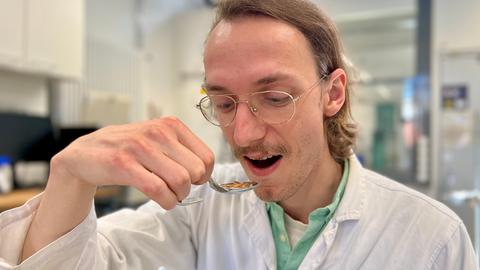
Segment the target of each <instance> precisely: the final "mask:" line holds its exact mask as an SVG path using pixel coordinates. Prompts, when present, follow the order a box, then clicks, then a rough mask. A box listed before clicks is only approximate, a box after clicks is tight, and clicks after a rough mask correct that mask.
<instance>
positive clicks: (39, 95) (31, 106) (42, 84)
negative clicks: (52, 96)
mask: <svg viewBox="0 0 480 270" xmlns="http://www.w3.org/2000/svg"><path fill="white" fill-rule="evenodd" d="M0 111H1V112H19V113H25V114H30V115H37V116H46V115H48V90H47V80H46V79H45V78H42V77H36V76H32V75H25V74H19V73H13V72H9V71H4V70H0Z"/></svg>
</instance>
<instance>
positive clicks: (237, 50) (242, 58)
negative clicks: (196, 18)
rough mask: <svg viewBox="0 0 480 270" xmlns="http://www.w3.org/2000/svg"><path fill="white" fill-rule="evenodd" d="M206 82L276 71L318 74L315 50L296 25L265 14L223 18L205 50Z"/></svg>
mask: <svg viewBox="0 0 480 270" xmlns="http://www.w3.org/2000/svg"><path fill="white" fill-rule="evenodd" d="M204 65H205V75H206V81H207V83H220V84H224V83H230V82H237V81H240V82H245V83H246V82H252V81H256V80H258V79H260V78H262V77H268V76H271V74H275V73H279V72H280V73H284V74H290V75H291V76H301V77H309V76H315V74H316V72H315V70H316V68H315V61H314V57H313V53H312V50H311V47H310V44H309V42H308V41H307V39H306V38H305V36H304V35H303V34H302V33H301V32H300V31H299V30H297V29H296V28H295V27H293V26H291V25H289V24H287V23H285V22H282V21H279V20H276V19H273V18H269V17H264V16H247V17H240V18H236V19H233V20H228V21H221V22H220V23H219V24H218V25H217V26H216V27H215V28H214V29H213V30H212V32H211V33H210V35H209V37H208V39H207V42H206V47H205V53H204Z"/></svg>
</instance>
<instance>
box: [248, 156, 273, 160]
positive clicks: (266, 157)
mask: <svg viewBox="0 0 480 270" xmlns="http://www.w3.org/2000/svg"><path fill="white" fill-rule="evenodd" d="M272 157H273V155H268V156H265V157H258V158H257V157H248V158H249V159H251V160H266V159H269V158H272Z"/></svg>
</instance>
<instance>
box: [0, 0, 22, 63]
mask: <svg viewBox="0 0 480 270" xmlns="http://www.w3.org/2000/svg"><path fill="white" fill-rule="evenodd" d="M22 44H23V0H0V67H10V68H14V69H18V68H19V67H20V65H21V59H22V56H23V46H22Z"/></svg>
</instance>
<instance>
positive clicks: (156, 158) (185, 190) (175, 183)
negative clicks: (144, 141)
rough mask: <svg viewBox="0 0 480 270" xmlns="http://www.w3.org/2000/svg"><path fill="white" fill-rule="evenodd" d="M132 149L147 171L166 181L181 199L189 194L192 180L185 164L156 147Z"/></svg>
mask: <svg viewBox="0 0 480 270" xmlns="http://www.w3.org/2000/svg"><path fill="white" fill-rule="evenodd" d="M130 151H131V152H132V153H133V155H134V156H135V158H136V160H138V162H139V163H140V164H141V165H142V166H143V167H144V168H145V169H146V170H147V171H150V172H152V173H153V174H155V175H156V176H157V177H159V178H160V179H162V180H163V181H164V182H165V184H166V185H167V186H168V187H169V189H170V190H172V191H173V193H174V194H175V196H176V197H177V199H178V200H179V201H180V200H183V199H184V198H185V197H186V196H188V194H189V192H190V185H191V181H192V180H191V175H190V173H189V171H188V169H187V168H186V167H185V165H183V164H179V163H178V162H177V161H175V160H173V159H171V158H170V157H169V156H167V155H165V154H164V153H163V152H162V151H160V150H159V149H155V147H147V148H146V149H143V150H139V149H138V148H136V149H131V150H130ZM191 155H193V154H191Z"/></svg>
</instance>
